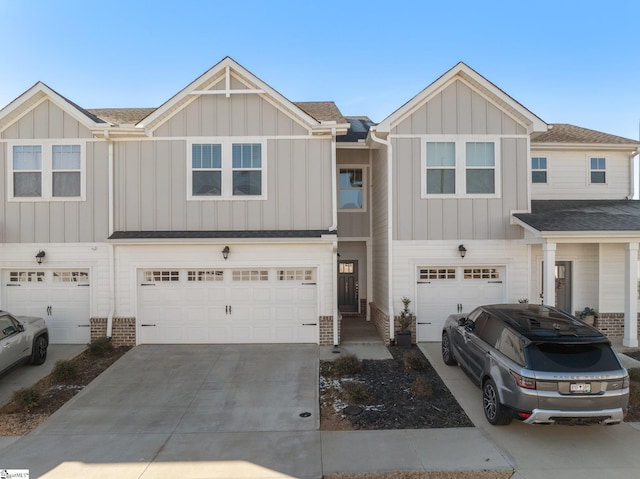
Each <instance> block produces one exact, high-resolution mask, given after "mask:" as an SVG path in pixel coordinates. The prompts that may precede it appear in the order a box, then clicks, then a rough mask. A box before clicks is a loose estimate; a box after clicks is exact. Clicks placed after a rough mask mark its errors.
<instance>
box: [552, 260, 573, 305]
mask: <svg viewBox="0 0 640 479" xmlns="http://www.w3.org/2000/svg"><path fill="white" fill-rule="evenodd" d="M556 307H557V308H558V309H559V310H561V311H564V312H565V313H569V314H573V311H572V310H571V261H556Z"/></svg>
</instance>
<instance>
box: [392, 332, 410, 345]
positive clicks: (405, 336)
mask: <svg viewBox="0 0 640 479" xmlns="http://www.w3.org/2000/svg"><path fill="white" fill-rule="evenodd" d="M396 345H397V346H398V347H399V348H402V349H411V332H410V331H405V332H399V333H397V334H396Z"/></svg>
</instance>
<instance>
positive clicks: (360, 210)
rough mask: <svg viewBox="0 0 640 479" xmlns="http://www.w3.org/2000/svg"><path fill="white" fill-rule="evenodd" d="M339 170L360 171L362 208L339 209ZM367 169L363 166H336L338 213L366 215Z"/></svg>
mask: <svg viewBox="0 0 640 479" xmlns="http://www.w3.org/2000/svg"><path fill="white" fill-rule="evenodd" d="M340 170H362V190H361V191H362V208H340V191H341V188H340ZM368 176H369V171H368V167H366V166H364V165H338V211H339V212H340V213H366V212H367V202H368V199H367V190H368V181H367V180H368Z"/></svg>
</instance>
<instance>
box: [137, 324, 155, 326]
mask: <svg viewBox="0 0 640 479" xmlns="http://www.w3.org/2000/svg"><path fill="white" fill-rule="evenodd" d="M140 326H142V327H145V326H155V324H141V325H140Z"/></svg>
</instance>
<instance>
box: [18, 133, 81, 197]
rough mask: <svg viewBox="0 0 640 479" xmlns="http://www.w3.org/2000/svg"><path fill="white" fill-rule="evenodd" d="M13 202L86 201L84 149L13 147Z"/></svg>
mask: <svg viewBox="0 0 640 479" xmlns="http://www.w3.org/2000/svg"><path fill="white" fill-rule="evenodd" d="M9 151H10V155H11V158H10V161H9V162H8V165H9V174H10V176H11V181H10V183H9V199H10V200H12V199H13V200H16V201H29V200H31V201H42V200H60V201H64V200H79V199H84V174H85V173H84V161H85V160H84V147H83V145H81V144H67V143H61V142H53V141H45V142H42V143H38V144H29V145H17V144H14V145H11V146H10V150H9Z"/></svg>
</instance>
